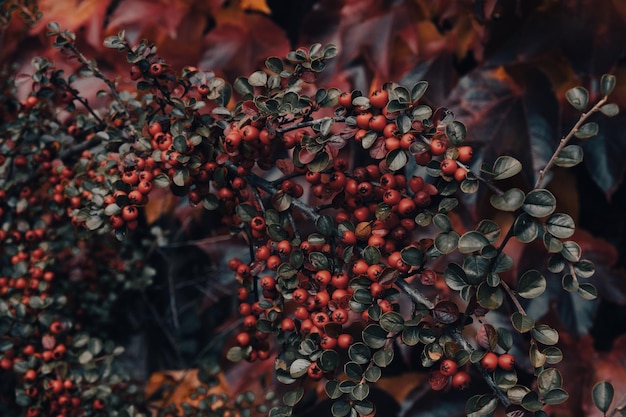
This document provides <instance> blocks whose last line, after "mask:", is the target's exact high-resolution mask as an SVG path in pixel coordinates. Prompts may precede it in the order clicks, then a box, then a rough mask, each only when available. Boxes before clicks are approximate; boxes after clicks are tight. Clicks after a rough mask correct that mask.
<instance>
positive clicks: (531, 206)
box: [522, 189, 556, 217]
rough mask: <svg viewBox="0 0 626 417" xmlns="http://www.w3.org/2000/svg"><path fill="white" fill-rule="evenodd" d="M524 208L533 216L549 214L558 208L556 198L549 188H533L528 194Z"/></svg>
mask: <svg viewBox="0 0 626 417" xmlns="http://www.w3.org/2000/svg"><path fill="white" fill-rule="evenodd" d="M522 208H523V209H524V211H525V212H526V213H528V214H530V215H531V216H533V217H544V216H548V215H550V214H552V213H553V212H554V209H555V208H556V198H554V195H553V194H552V193H551V192H550V191H548V190H544V189H540V190H533V191H531V192H530V193H528V195H526V198H525V200H524V205H523V206H522Z"/></svg>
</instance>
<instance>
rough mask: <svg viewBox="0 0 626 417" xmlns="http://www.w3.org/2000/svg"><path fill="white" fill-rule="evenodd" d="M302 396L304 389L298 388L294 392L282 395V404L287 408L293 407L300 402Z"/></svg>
mask: <svg viewBox="0 0 626 417" xmlns="http://www.w3.org/2000/svg"><path fill="white" fill-rule="evenodd" d="M303 395H304V389H303V388H302V387H299V388H297V389H296V390H295V391H289V392H287V393H285V395H283V403H285V405H287V406H289V407H293V406H295V405H296V404H298V403H299V402H300V400H301V399H302V396H303Z"/></svg>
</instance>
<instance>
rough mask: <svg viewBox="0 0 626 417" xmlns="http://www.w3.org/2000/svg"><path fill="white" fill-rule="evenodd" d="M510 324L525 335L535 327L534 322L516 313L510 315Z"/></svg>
mask: <svg viewBox="0 0 626 417" xmlns="http://www.w3.org/2000/svg"><path fill="white" fill-rule="evenodd" d="M511 323H512V324H513V327H514V328H515V330H517V331H518V332H520V333H526V332H528V331H530V330H531V329H532V328H533V327H534V326H535V320H533V319H532V318H531V317H528V316H525V315H523V314H522V313H519V312H517V311H516V312H515V313H513V314H512V315H511Z"/></svg>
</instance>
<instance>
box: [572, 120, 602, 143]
mask: <svg viewBox="0 0 626 417" xmlns="http://www.w3.org/2000/svg"><path fill="white" fill-rule="evenodd" d="M599 131H600V126H598V124H597V123H596V122H589V123H585V124H584V125H582V126H581V127H580V128H579V129H578V130H577V131H576V132H575V133H574V136H576V137H577V138H578V139H589V138H592V137H594V136H595V135H597V134H598V132H599Z"/></svg>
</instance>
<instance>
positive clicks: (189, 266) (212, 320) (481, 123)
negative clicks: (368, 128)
mask: <svg viewBox="0 0 626 417" xmlns="http://www.w3.org/2000/svg"><path fill="white" fill-rule="evenodd" d="M15 5H21V6H22V8H21V9H20V13H21V16H20V18H12V19H10V20H7V19H6V16H7V13H8V11H9V9H10V7H12V6H15ZM24 5H26V7H24ZM0 8H1V9H2V11H3V16H1V17H0V28H1V29H0V30H1V31H2V32H1V33H0V65H1V66H2V68H3V69H8V68H12V69H13V70H14V71H16V72H17V73H26V74H29V73H32V70H31V69H30V62H31V60H32V58H33V57H35V56H47V57H50V58H53V59H54V60H55V62H56V63H57V65H58V66H59V67H64V68H67V69H72V70H75V69H76V68H77V67H76V65H77V64H76V63H75V62H71V61H69V62H68V61H67V60H63V59H62V58H61V57H59V56H58V51H57V50H55V49H53V48H52V47H51V42H50V39H48V38H47V37H46V36H45V32H46V29H45V28H46V24H47V23H48V22H51V21H56V22H58V23H59V24H60V26H61V28H63V29H69V30H72V31H74V32H76V34H77V39H78V41H77V45H78V46H79V49H80V50H81V51H82V52H83V53H84V55H86V56H87V57H90V58H94V59H96V60H97V61H98V63H99V67H100V68H101V69H102V70H103V71H104V72H105V73H107V74H108V75H109V76H110V77H111V78H117V80H118V82H119V83H120V86H121V88H122V89H124V88H129V89H130V88H132V86H133V84H132V82H131V81H130V78H129V64H128V63H127V62H126V60H125V58H124V57H123V56H121V55H119V53H118V52H116V51H114V50H110V49H105V48H104V47H103V46H102V42H103V40H104V39H105V38H106V37H107V36H109V35H113V34H117V33H118V32H119V31H121V30H124V31H125V34H126V38H127V39H129V40H130V42H131V44H134V43H137V42H138V41H139V40H140V39H142V38H146V39H148V40H150V41H152V42H154V43H156V45H157V47H158V51H159V54H160V55H162V56H163V57H164V58H165V59H166V61H167V62H168V64H170V65H172V66H173V67H174V68H177V69H182V68H183V67H184V66H187V65H193V66H196V67H198V68H199V69H201V70H211V71H215V72H216V73H217V74H218V75H220V76H222V77H224V78H225V79H227V80H228V81H230V82H233V81H234V80H235V79H236V77H237V76H240V75H245V76H247V75H249V74H250V73H252V72H253V71H255V70H257V69H259V68H261V66H262V65H263V62H264V60H265V58H267V57H269V56H284V55H285V54H286V53H287V52H288V51H289V50H291V49H293V48H296V47H299V46H308V45H310V44H312V43H316V42H319V43H322V44H328V43H334V44H336V45H337V46H338V47H339V51H340V53H339V55H338V57H337V58H335V59H334V60H332V62H331V63H330V65H329V66H328V68H327V70H326V71H324V72H323V73H321V74H320V76H319V78H318V79H317V80H316V84H317V85H318V86H319V87H326V88H327V87H338V88H340V89H342V90H347V91H349V90H352V89H359V90H362V91H370V90H373V89H376V88H380V86H381V85H382V84H383V83H384V82H386V81H396V82H399V83H400V84H404V85H412V83H415V82H416V81H418V80H426V81H428V82H429V89H428V91H427V93H426V95H425V96H424V99H423V100H424V102H425V103H426V104H429V105H430V106H432V107H433V108H438V107H445V108H448V109H449V110H451V111H452V112H454V114H455V115H456V118H457V119H458V120H461V121H462V122H463V123H465V124H466V125H467V127H468V141H469V143H470V144H471V145H473V146H474V148H475V149H476V155H477V157H476V158H475V159H476V162H475V163H474V164H475V165H474V168H480V163H481V162H493V160H494V159H495V158H496V157H497V156H498V155H504V154H508V155H512V156H515V157H516V158H518V159H519V160H520V161H522V163H523V165H524V167H525V171H524V172H523V175H521V176H517V177H515V178H514V179H511V180H507V181H508V182H506V183H505V184H503V187H511V186H516V187H519V188H521V189H524V190H530V189H531V188H532V184H534V182H535V179H536V178H535V177H536V175H537V171H538V170H539V169H540V167H542V166H544V165H545V163H546V161H547V160H548V159H549V157H550V156H551V154H552V152H553V150H554V149H555V148H556V146H557V143H558V140H559V139H560V138H561V137H562V136H563V135H564V134H566V133H567V132H568V131H569V129H570V128H571V127H572V126H573V125H574V124H575V122H576V121H577V120H578V117H579V113H578V112H577V111H576V110H575V109H573V108H572V107H571V106H569V105H568V104H567V102H566V101H565V99H564V94H565V91H567V90H568V89H569V88H572V87H574V86H577V85H581V86H583V87H585V88H586V89H587V90H588V91H589V93H590V102H591V103H593V102H595V101H596V100H597V99H598V98H599V80H600V77H601V76H602V74H604V73H611V74H614V75H615V76H616V77H617V82H618V84H617V87H616V89H615V91H614V93H613V95H612V99H611V101H612V102H615V103H616V104H618V106H619V107H620V109H621V110H622V113H621V114H619V115H617V116H615V117H613V118H607V117H604V116H602V115H599V116H598V117H596V116H593V117H592V120H593V121H596V122H598V124H599V126H600V131H599V134H598V135H597V136H595V137H593V138H591V139H588V140H585V141H580V140H576V141H577V142H576V143H578V144H579V145H581V146H582V147H583V148H584V150H585V159H584V162H583V163H582V164H581V165H579V166H577V167H575V168H573V169H568V170H565V169H561V168H557V169H555V170H554V174H553V176H552V177H551V179H550V182H549V184H548V187H547V188H549V189H550V190H551V191H552V192H553V193H554V194H555V195H556V197H557V201H558V202H559V207H558V208H557V210H558V211H560V212H565V213H568V214H570V215H571V216H572V217H573V218H574V220H575V221H576V224H577V225H578V230H577V232H576V234H575V235H574V237H573V239H574V240H576V241H577V242H579V244H580V245H581V246H582V248H583V251H584V253H585V256H586V257H587V258H589V259H590V260H592V261H593V262H594V263H595V264H596V275H595V276H594V278H593V282H594V284H595V285H596V286H597V287H598V289H599V291H600V298H599V299H598V300H597V301H595V302H582V301H581V300H580V298H579V297H575V296H570V294H569V293H566V292H564V291H562V289H561V288H560V287H561V286H560V282H556V283H555V285H552V286H549V288H548V290H547V291H546V293H545V294H544V295H543V296H541V297H539V298H538V299H535V300H532V302H531V303H529V305H528V306H527V308H528V311H530V312H532V314H533V315H534V316H536V317H543V320H544V321H547V322H549V323H551V324H552V325H553V326H554V327H556V328H558V329H559V331H560V332H562V333H561V334H562V340H561V343H562V348H563V351H564V353H565V355H566V359H565V361H564V362H563V364H562V365H561V370H562V372H563V374H564V379H565V387H564V388H565V389H567V390H568V392H570V396H571V399H570V401H568V402H567V403H565V404H564V405H560V406H558V407H556V408H555V409H554V412H559V413H561V414H559V415H562V416H583V415H591V414H588V413H587V410H589V409H588V407H587V406H588V402H586V401H587V400H586V397H588V395H583V392H585V393H586V392H589V390H590V387H591V386H592V385H593V382H594V381H596V380H599V379H610V380H612V382H613V383H614V385H615V386H616V391H618V392H626V337H624V333H626V274H625V273H624V267H625V266H626V186H625V185H624V182H623V179H624V173H625V171H626V128H625V127H626V115H624V113H623V112H624V109H626V1H624V0H602V1H597V0H404V1H402V0H396V1H391V0H389V1H383V0H343V1H341V0H319V1H314V0H297V1H293V0H233V1H225V0H39V1H36V2H35V1H7V0H2V1H0ZM38 12H40V13H41V14H42V15H41V18H39V19H38V18H37V13H38ZM30 21H37V23H36V24H35V25H34V26H30V25H28V24H27V23H29V22H30ZM78 83H80V84H79V85H81V90H83V91H92V93H91V95H92V96H94V98H93V99H94V100H95V92H96V91H97V90H98V89H99V88H100V86H99V85H97V83H93V80H92V79H85V80H80V81H78ZM25 88H26V87H25ZM26 92H27V91H26V90H24V91H23V93H24V94H26ZM86 95H87V96H89V93H87V94H86ZM153 200H154V202H152V201H153ZM463 210H464V212H463V214H462V216H461V217H462V218H463V219H464V220H465V221H467V222H473V223H477V221H478V220H480V219H483V218H494V216H496V217H497V216H500V217H497V220H498V221H499V222H500V223H501V224H506V223H507V222H508V223H509V224H510V222H511V221H512V217H511V218H508V217H506V216H502V215H497V214H496V213H494V211H493V209H491V208H490V205H489V203H488V196H487V195H486V194H484V193H482V194H481V193H479V194H478V195H476V196H474V197H472V198H471V199H466V201H464V205H463ZM147 214H148V219H147V220H148V223H149V225H151V226H153V227H158V228H160V229H162V230H165V231H167V230H169V231H174V230H175V231H177V232H176V233H173V232H172V234H170V239H169V243H168V244H166V245H160V246H158V249H157V250H156V251H155V252H154V253H153V254H152V255H151V256H152V258H151V259H150V260H149V261H150V262H151V263H152V264H153V265H154V267H155V269H156V270H157V271H158V273H157V278H156V279H155V283H154V284H153V285H152V286H151V287H150V288H149V289H148V290H147V291H145V292H142V293H141V294H134V293H131V294H130V295H128V296H127V297H126V298H124V299H122V300H120V302H119V303H120V308H119V309H118V313H117V317H113V318H112V326H113V327H115V323H116V322H118V321H119V320H124V321H125V322H126V323H129V325H130V327H131V329H132V330H133V331H132V333H133V335H132V336H130V333H128V329H125V330H127V332H126V333H120V332H119V330H118V333H117V335H118V338H119V340H120V342H121V343H124V344H125V345H126V346H127V351H128V355H127V358H128V361H129V363H132V364H133V365H134V376H135V377H136V378H137V379H140V380H148V379H149V378H152V379H150V380H151V381H152V382H154V381H157V382H154V384H153V386H158V384H159V382H158V381H163V380H167V378H174V379H176V378H178V377H180V375H179V374H174V373H171V372H170V373H168V372H163V370H172V369H186V368H193V367H194V366H197V365H196V363H195V361H197V358H199V357H203V356H207V355H213V356H217V357H219V355H220V353H219V352H220V351H221V349H222V347H223V345H224V343H226V340H227V335H228V333H227V332H228V331H229V330H232V329H233V328H234V327H235V326H236V324H237V323H236V322H235V321H234V318H235V317H236V312H235V309H236V302H235V301H234V299H235V298H234V296H233V294H234V292H235V288H234V286H233V282H232V281H233V280H232V273H231V272H230V271H228V270H227V268H226V267H225V265H224V260H225V259H227V258H228V257H230V256H237V254H240V253H242V251H244V252H243V253H244V254H245V248H242V247H241V246H240V245H239V244H238V243H237V242H236V239H231V238H230V237H229V236H228V234H227V233H226V232H224V231H223V230H221V228H220V226H219V223H220V221H219V219H214V218H211V217H210V215H209V214H207V212H203V211H202V209H199V210H193V209H190V208H189V207H188V205H187V204H186V202H184V201H180V200H178V199H174V198H172V197H166V196H165V193H164V194H163V197H162V198H154V199H151V206H150V207H149V208H148V210H147ZM172 236H173V238H172ZM509 250H510V251H511V253H510V254H511V256H513V258H514V259H516V261H517V262H518V269H520V270H521V269H523V268H528V267H530V265H534V264H536V263H537V262H538V259H540V257H545V255H544V254H543V252H544V251H543V250H542V244H541V242H539V243H538V245H518V246H516V245H515V244H511V245H510V249H509ZM168 277H169V278H171V277H175V280H176V281H175V285H174V286H172V285H170V284H171V280H170V279H168ZM172 297H173V298H174V299H175V300H176V303H177V305H178V306H180V309H179V310H178V312H177V314H178V316H176V317H173V316H172V312H171V311H170V310H169V309H168V304H169V303H170V300H171V299H172ZM138 300H139V301H138ZM112 332H113V333H114V334H115V333H116V332H115V330H113V331H112ZM402 360H403V361H404V363H399V364H398V365H397V366H396V367H391V369H388V370H387V373H386V374H385V376H384V378H383V379H382V380H381V383H380V384H379V387H380V392H379V393H378V394H376V395H379V396H380V399H379V402H380V404H383V406H382V408H380V407H381V406H379V409H383V410H385V409H386V410H388V411H389V413H390V414H380V415H385V416H386V415H402V416H407V417H412V416H418V415H419V416H440V415H441V416H444V415H445V416H453V415H464V404H465V397H463V398H462V396H456V397H455V398H452V397H453V396H449V397H447V399H446V403H442V402H441V401H439V399H438V398H439V397H437V395H438V394H436V393H434V392H429V391H428V390H424V389H423V385H424V381H425V378H426V377H427V374H426V373H424V372H423V370H421V369H420V367H419V365H418V363H419V361H418V360H417V359H416V358H414V357H412V356H411V354H406V355H404V356H403V357H402ZM272 367H273V364H272V363H271V361H270V362H267V363H266V364H265V365H258V364H256V365H255V366H254V367H252V366H249V365H247V364H242V365H237V366H227V371H228V373H227V375H226V376H225V378H226V379H225V382H224V385H225V388H224V389H225V390H228V391H230V392H238V391H240V390H241V389H246V388H250V386H252V385H254V386H255V387H256V388H254V389H257V390H258V389H262V388H260V387H262V379H263V375H264V374H265V373H266V372H267V371H271V369H272ZM185 375H186V374H185ZM192 376H193V375H192ZM250 376H253V377H258V378H256V379H255V378H250ZM196 377H197V375H196ZM252 380H254V381H255V382H254V384H253V383H252V382H251V381H252ZM259 380H261V382H259ZM190 383H192V384H193V382H190ZM620 384H621V385H620ZM398 386H401V387H403V388H402V389H398V388H397V387H398ZM250 389H252V388H250ZM477 390H480V387H477ZM181 395H183V394H181ZM470 395H471V393H468V394H467V396H470ZM155 396H158V395H157V394H155ZM457 397H458V398H457ZM155 398H156V397H155ZM169 400H170V401H173V399H172V398H171V397H170V399H169ZM314 402H315V399H314V398H311V399H309V400H308V403H307V402H306V401H305V405H306V404H309V406H310V405H311V404H313V403H314ZM327 408H328V406H326V407H325V408H322V409H324V410H326V409H327ZM418 410H419V413H418ZM317 412H318V411H313V412H310V413H311V414H307V415H318V414H315V413H317ZM319 415H322V414H319Z"/></svg>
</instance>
